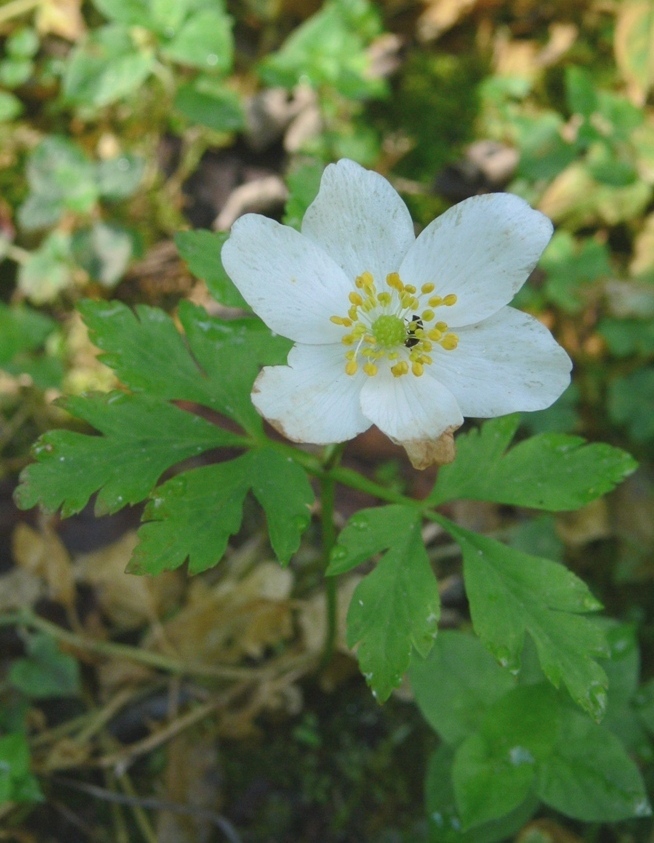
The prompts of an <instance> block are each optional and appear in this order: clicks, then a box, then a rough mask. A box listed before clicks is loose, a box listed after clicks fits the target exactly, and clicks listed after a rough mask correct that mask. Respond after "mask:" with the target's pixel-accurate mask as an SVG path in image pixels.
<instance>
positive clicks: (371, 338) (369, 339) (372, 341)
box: [363, 334, 377, 345]
mask: <svg viewBox="0 0 654 843" xmlns="http://www.w3.org/2000/svg"><path fill="white" fill-rule="evenodd" d="M363 341H364V342H367V343H370V345H376V344H377V340H376V339H375V337H374V336H373V335H372V334H366V335H365V337H364V338H363Z"/></svg>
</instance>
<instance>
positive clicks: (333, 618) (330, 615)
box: [318, 445, 345, 670]
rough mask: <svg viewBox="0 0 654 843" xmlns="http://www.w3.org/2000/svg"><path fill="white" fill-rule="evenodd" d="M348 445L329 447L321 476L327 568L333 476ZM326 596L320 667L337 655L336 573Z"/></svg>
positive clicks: (331, 537)
mask: <svg viewBox="0 0 654 843" xmlns="http://www.w3.org/2000/svg"><path fill="white" fill-rule="evenodd" d="M344 448H345V446H344V445H330V446H329V448H327V449H326V451H325V454H324V457H323V460H322V466H321V467H322V470H323V474H322V476H321V477H320V493H321V498H320V503H321V527H322V552H323V566H324V570H326V569H327V566H328V565H329V559H330V557H331V553H332V550H333V548H334V545H335V544H336V528H335V526H334V500H335V487H336V483H335V480H334V477H333V471H334V470H335V468H336V466H337V464H338V462H339V460H340V459H341V456H342V454H343V450H344ZM325 600H326V601H327V607H326V608H327V626H326V631H325V644H324V648H323V653H322V658H321V660H320V665H319V667H318V669H319V670H323V669H324V668H325V667H327V665H328V664H329V662H330V661H331V660H332V656H333V655H334V646H335V643H336V629H337V624H338V590H337V581H336V577H326V578H325Z"/></svg>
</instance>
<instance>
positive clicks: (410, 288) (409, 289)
mask: <svg viewBox="0 0 654 843" xmlns="http://www.w3.org/2000/svg"><path fill="white" fill-rule="evenodd" d="M404 289H405V290H406V291H407V293H415V292H416V288H415V287H414V286H413V284H405V285H404Z"/></svg>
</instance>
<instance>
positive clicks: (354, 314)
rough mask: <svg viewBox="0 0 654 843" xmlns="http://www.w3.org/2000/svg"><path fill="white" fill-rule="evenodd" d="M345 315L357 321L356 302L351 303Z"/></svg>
mask: <svg viewBox="0 0 654 843" xmlns="http://www.w3.org/2000/svg"><path fill="white" fill-rule="evenodd" d="M347 315H348V316H349V317H350V319H351V320H352V321H353V322H356V321H357V315H358V314H357V306H356V304H354V305H352V307H351V308H350V309H349V310H348V312H347Z"/></svg>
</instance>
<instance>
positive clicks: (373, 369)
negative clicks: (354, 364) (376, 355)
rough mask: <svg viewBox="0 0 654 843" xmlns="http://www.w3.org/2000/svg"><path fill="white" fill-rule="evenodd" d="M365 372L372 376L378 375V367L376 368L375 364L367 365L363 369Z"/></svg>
mask: <svg viewBox="0 0 654 843" xmlns="http://www.w3.org/2000/svg"><path fill="white" fill-rule="evenodd" d="M363 371H364V372H365V373H366V374H367V375H370V376H372V375H376V374H377V367H376V366H375V364H374V363H366V364H365V365H364V367H363Z"/></svg>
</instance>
